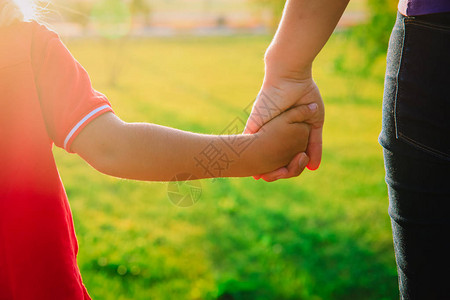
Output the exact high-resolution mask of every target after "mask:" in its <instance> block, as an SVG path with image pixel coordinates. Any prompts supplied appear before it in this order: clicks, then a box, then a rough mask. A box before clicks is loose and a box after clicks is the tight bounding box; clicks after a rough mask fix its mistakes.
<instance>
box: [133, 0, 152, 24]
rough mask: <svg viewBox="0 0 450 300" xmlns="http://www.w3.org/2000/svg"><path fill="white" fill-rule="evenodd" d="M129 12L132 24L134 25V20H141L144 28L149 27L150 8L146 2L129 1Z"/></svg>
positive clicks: (139, 0) (140, 0)
mask: <svg viewBox="0 0 450 300" xmlns="http://www.w3.org/2000/svg"><path fill="white" fill-rule="evenodd" d="M129 5H130V12H131V16H132V18H133V23H136V19H139V18H141V17H142V18H143V20H144V23H145V25H146V26H149V25H150V14H151V11H152V9H151V6H150V4H149V3H148V1H147V0H131V1H130V4H129Z"/></svg>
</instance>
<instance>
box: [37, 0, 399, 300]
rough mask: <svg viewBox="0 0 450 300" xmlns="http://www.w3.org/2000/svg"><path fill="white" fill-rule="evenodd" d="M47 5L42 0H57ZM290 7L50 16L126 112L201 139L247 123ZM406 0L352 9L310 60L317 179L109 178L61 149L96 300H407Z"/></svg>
mask: <svg viewBox="0 0 450 300" xmlns="http://www.w3.org/2000/svg"><path fill="white" fill-rule="evenodd" d="M46 3H47V2H46ZM283 5H284V1H282V0H129V1H119V0H76V1H75V0H52V1H51V2H50V3H47V4H45V7H46V8H45V9H44V10H43V11H42V12H41V14H42V19H43V20H44V21H45V22H46V23H47V24H48V25H49V26H50V27H51V28H53V29H54V30H56V31H57V32H58V33H59V34H60V35H61V38H62V39H63V41H64V42H65V43H66V45H67V47H68V48H69V49H70V51H71V52H72V54H73V55H74V56H75V57H76V58H77V60H78V61H79V62H80V63H81V64H82V65H83V66H84V67H85V68H86V69H87V71H88V73H89V74H90V76H91V79H92V81H93V85H94V87H95V89H97V90H99V91H100V92H102V93H104V94H106V95H107V97H108V98H109V100H110V101H111V103H112V105H113V108H114V110H115V112H116V114H117V115H118V116H120V117H121V118H122V119H124V120H125V121H129V122H139V121H142V122H152V123H157V124H162V125H166V126H172V127H176V128H180V129H183V130H189V131H195V132H201V133H213V134H219V133H221V132H222V131H223V130H224V129H225V128H226V127H227V126H228V125H229V124H230V123H231V122H232V121H233V120H235V119H236V118H238V119H241V120H246V117H247V116H246V113H245V108H246V107H247V106H248V105H249V104H250V103H251V102H252V101H253V100H254V98H255V96H256V94H257V93H258V91H259V87H260V85H261V82H262V78H263V75H264V72H263V71H264V64H263V55H264V51H265V49H266V47H267V46H268V45H269V43H270V40H271V38H272V36H273V33H274V31H275V29H276V24H277V23H278V21H279V18H280V16H281V11H282V8H283ZM395 16H396V3H395V0H394V1H392V0H353V1H351V2H350V4H349V7H348V9H347V12H346V13H345V15H344V16H343V18H342V20H341V22H340V23H339V26H338V28H337V29H336V31H335V33H334V34H333V36H332V37H331V39H330V41H329V43H328V44H327V45H326V46H325V48H324V49H323V51H322V52H321V53H320V54H319V56H318V58H317V60H316V62H315V65H314V77H315V80H316V81H317V83H318V85H319V87H320V88H321V92H322V96H323V98H324V101H325V104H326V124H325V129H324V155H323V161H322V165H321V167H320V168H319V170H318V171H315V172H310V171H306V172H305V173H304V174H303V175H302V176H301V177H299V178H296V179H291V180H282V181H278V182H275V183H271V184H268V183H265V182H263V181H261V180H260V181H255V180H253V179H252V178H245V179H218V180H202V181H201V182H200V183H201V186H202V194H201V198H200V199H199V200H198V202H197V203H196V204H195V205H193V206H190V207H185V208H183V207H178V206H175V205H174V204H172V203H171V202H170V201H169V198H168V194H167V189H168V186H167V184H166V183H144V182H134V181H127V180H120V179H116V178H111V177H108V176H105V175H102V174H99V173H98V172H97V171H95V170H93V169H92V168H91V167H90V166H89V165H87V164H86V163H85V162H83V161H82V160H81V159H80V158H79V157H77V156H76V155H69V154H67V153H65V152H64V151H62V150H61V149H57V148H55V150H54V152H55V156H56V158H57V163H58V166H59V169H60V172H61V176H62V179H63V181H64V183H65V186H66V190H67V193H68V196H69V201H70V204H71V207H72V211H73V214H74V221H75V227H76V231H77V235H78V240H79V245H80V250H79V256H78V263H79V265H80V268H81V273H82V276H83V280H84V282H85V285H86V286H87V289H88V291H89V293H90V295H91V296H92V297H93V299H107V300H108V299H115V300H116V299H281V300H283V299H398V293H397V277H396V267H395V260H394V254H393V246H392V236H391V229H390V222H389V218H388V215H387V207H388V198H387V192H386V186H385V183H384V167H383V159H382V150H381V147H380V146H379V145H378V143H377V137H378V134H379V131H380V128H381V102H382V93H383V79H384V68H385V51H386V48H387V42H388V39H389V35H390V30H391V28H392V25H393V23H394V21H395Z"/></svg>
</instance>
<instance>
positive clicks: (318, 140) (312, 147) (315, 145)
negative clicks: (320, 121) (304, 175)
mask: <svg viewBox="0 0 450 300" xmlns="http://www.w3.org/2000/svg"><path fill="white" fill-rule="evenodd" d="M322 129H323V127H322V126H321V127H318V128H312V129H311V132H310V134H309V140H308V146H307V149H306V154H307V155H308V156H309V159H310V160H309V163H308V165H307V167H308V169H309V170H317V169H318V168H319V166H320V161H321V160H322Z"/></svg>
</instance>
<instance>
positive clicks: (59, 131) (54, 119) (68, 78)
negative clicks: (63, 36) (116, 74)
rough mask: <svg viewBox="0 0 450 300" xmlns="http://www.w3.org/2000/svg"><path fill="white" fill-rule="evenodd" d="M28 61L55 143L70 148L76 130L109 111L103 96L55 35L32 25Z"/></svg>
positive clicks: (49, 130) (107, 103)
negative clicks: (29, 59)
mask: <svg viewBox="0 0 450 300" xmlns="http://www.w3.org/2000/svg"><path fill="white" fill-rule="evenodd" d="M35 26H36V28H35V30H34V34H33V44H32V49H31V61H32V66H33V72H34V76H35V82H36V88H37V92H38V95H39V101H40V104H41V110H42V115H43V117H44V121H45V124H46V127H47V132H48V135H49V137H50V138H51V139H52V140H53V142H54V143H55V145H57V146H58V147H61V148H64V149H66V151H68V152H72V151H71V150H70V145H71V144H72V141H73V140H74V139H75V137H76V136H77V135H78V134H79V132H80V131H81V130H82V129H83V128H84V127H85V126H86V125H87V124H88V123H89V122H91V121H92V120H93V119H95V118H96V117H97V116H99V115H101V114H103V113H105V112H108V111H112V109H111V104H110V103H109V102H108V99H106V97H105V96H104V95H103V94H101V93H99V92H97V91H96V90H94V89H93V88H92V84H91V80H90V79H89V75H88V74H87V72H86V70H85V69H84V68H83V67H82V66H81V65H80V64H79V63H78V62H77V61H76V60H75V58H73V56H72V55H71V54H70V52H69V50H67V48H66V47H65V46H64V44H63V43H62V42H61V40H60V39H59V37H58V35H57V34H56V33H54V32H52V31H50V30H48V29H47V28H46V27H45V26H42V25H38V24H37V23H36V24H35Z"/></svg>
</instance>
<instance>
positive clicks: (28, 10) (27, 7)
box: [13, 0, 36, 21]
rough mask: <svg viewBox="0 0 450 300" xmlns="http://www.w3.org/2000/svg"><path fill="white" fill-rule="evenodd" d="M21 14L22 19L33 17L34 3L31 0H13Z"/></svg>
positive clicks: (28, 19) (27, 19) (26, 19)
mask: <svg viewBox="0 0 450 300" xmlns="http://www.w3.org/2000/svg"><path fill="white" fill-rule="evenodd" d="M13 2H14V3H15V4H16V5H17V6H18V7H19V9H20V11H21V12H22V14H23V20H24V21H30V20H32V19H34V17H35V13H36V10H35V8H36V7H35V3H34V1H33V0H13Z"/></svg>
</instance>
